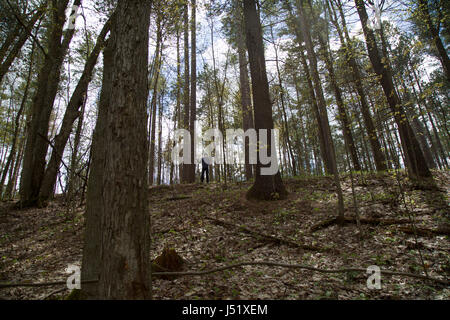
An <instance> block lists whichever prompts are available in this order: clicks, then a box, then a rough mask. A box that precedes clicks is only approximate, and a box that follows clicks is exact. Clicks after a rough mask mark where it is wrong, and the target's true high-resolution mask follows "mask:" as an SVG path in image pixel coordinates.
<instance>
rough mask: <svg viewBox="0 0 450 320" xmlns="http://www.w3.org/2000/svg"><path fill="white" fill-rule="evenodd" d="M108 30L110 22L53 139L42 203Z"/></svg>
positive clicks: (82, 100) (49, 190)
mask: <svg viewBox="0 0 450 320" xmlns="http://www.w3.org/2000/svg"><path fill="white" fill-rule="evenodd" d="M109 28H110V20H109V21H108V22H107V23H106V24H105V25H104V27H103V29H102V31H101V32H100V35H99V36H98V38H97V42H96V44H95V47H94V49H93V50H92V52H91V54H90V55H89V57H88V59H87V60H86V63H85V65H84V70H83V73H82V75H81V78H80V80H79V81H78V84H77V86H76V88H75V90H74V92H73V94H72V96H71V98H70V101H69V104H68V106H67V108H66V112H65V114H64V118H63V121H62V124H61V129H60V131H59V133H58V135H57V136H56V137H55V142H54V149H53V150H52V155H51V157H50V161H49V163H48V165H47V169H46V171H45V175H44V179H43V182H42V186H41V189H40V193H39V199H40V200H41V201H43V202H45V201H47V200H48V199H49V198H50V197H51V196H52V193H53V189H54V187H55V184H56V179H57V177H58V170H59V166H60V165H61V161H62V157H63V154H64V149H65V148H66V144H67V141H68V140H69V137H70V134H71V133H72V128H73V123H74V122H75V120H76V119H77V118H78V117H79V116H80V112H79V110H80V107H81V106H82V105H83V104H84V103H85V99H86V97H87V90H88V87H89V83H90V81H91V78H92V72H93V70H94V67H95V65H96V63H97V59H98V56H99V54H100V52H101V51H102V50H103V47H104V45H105V37H106V34H107V33H108V31H109Z"/></svg>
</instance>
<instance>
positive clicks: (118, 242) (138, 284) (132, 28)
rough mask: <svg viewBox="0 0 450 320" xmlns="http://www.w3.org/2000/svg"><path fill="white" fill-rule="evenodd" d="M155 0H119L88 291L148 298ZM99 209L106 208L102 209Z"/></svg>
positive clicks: (92, 198)
mask: <svg viewBox="0 0 450 320" xmlns="http://www.w3.org/2000/svg"><path fill="white" fill-rule="evenodd" d="M151 4H152V2H151V1H142V0H119V1H118V4H117V9H116V11H115V15H114V17H113V19H112V21H111V33H110V38H109V41H108V44H107V48H106V49H105V61H104V62H105V63H104V77H103V86H102V94H101V98H100V105H99V117H98V120H97V125H96V129H95V130H96V132H95V136H94V141H93V144H94V145H93V151H94V154H93V163H92V170H91V174H90V177H89V187H88V197H87V210H86V233H85V239H84V240H85V247H84V250H83V265H82V279H86V278H91V279H93V278H94V279H98V282H97V283H95V284H92V285H90V286H85V287H83V291H84V293H85V294H87V296H88V297H92V298H100V299H148V298H150V297H151V292H150V290H151V288H150V269H149V267H150V257H149V252H150V235H149V230H150V216H149V212H148V189H147V174H148V173H147V165H148V162H147V159H148V139H147V111H146V109H147V108H146V101H147V93H148V77H147V67H148V66H147V64H148V44H149V37H148V29H149V23H150V9H151ZM94 210H98V211H94Z"/></svg>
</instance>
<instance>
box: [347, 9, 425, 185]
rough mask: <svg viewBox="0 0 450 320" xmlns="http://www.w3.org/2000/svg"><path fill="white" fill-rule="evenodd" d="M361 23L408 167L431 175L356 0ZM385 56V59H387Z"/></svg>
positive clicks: (411, 171) (416, 174) (414, 172)
mask: <svg viewBox="0 0 450 320" xmlns="http://www.w3.org/2000/svg"><path fill="white" fill-rule="evenodd" d="M355 3H356V7H357V10H358V14H359V17H360V19H361V24H362V26H363V31H364V35H365V38H366V44H367V51H368V53H369V58H370V61H371V63H372V67H373V69H374V71H375V73H376V74H377V75H378V76H380V77H381V79H380V83H381V86H382V87H383V91H384V94H385V95H386V98H387V101H388V103H389V106H390V108H391V112H392V113H393V116H394V119H395V122H396V124H397V126H398V130H399V133H400V139H401V143H402V147H403V151H404V154H405V160H406V167H407V169H408V172H409V174H410V175H411V176H412V177H416V178H419V177H423V178H425V177H431V172H430V170H429V168H428V165H427V163H426V161H425V158H424V156H423V153H422V150H421V149H420V146H419V143H418V141H417V138H416V136H415V135H414V132H413V130H412V128H411V125H410V124H409V121H408V119H407V118H406V115H405V112H404V110H403V107H402V105H401V101H400V99H399V97H398V95H397V93H396V91H395V88H394V84H393V81H392V75H391V73H390V71H389V67H388V66H389V64H388V63H383V61H382V59H381V57H380V55H379V52H378V49H377V44H376V40H375V35H374V32H373V31H372V30H371V29H370V28H369V26H368V25H367V21H368V16H367V12H366V8H365V5H364V1H363V0H355ZM387 59H388V58H387V57H384V60H387Z"/></svg>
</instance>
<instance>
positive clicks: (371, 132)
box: [330, 0, 387, 171]
mask: <svg viewBox="0 0 450 320" xmlns="http://www.w3.org/2000/svg"><path fill="white" fill-rule="evenodd" d="M337 2H338V10H339V14H340V16H341V21H342V24H343V32H342V30H341V28H340V27H339V24H338V23H337V17H336V14H335V13H334V7H333V5H331V9H332V10H330V11H331V12H332V13H333V15H332V16H333V17H334V19H333V18H332V19H331V21H332V22H333V24H334V25H335V27H336V30H337V32H338V35H339V40H340V42H341V45H342V46H343V47H344V53H345V57H346V61H347V65H348V66H349V67H350V70H351V72H352V75H353V80H354V85H355V89H356V91H357V93H358V98H359V102H360V106H361V114H362V117H363V120H364V125H365V128H366V131H367V135H368V136H369V142H370V146H371V148H372V153H373V158H374V161H375V166H376V168H377V171H385V170H386V169H387V165H386V158H385V157H384V155H383V152H382V149H381V144H380V140H379V138H378V134H377V131H376V129H375V125H374V123H373V119H372V115H371V114H370V108H369V104H368V102H367V97H366V93H365V91H364V87H363V83H362V76H361V72H360V69H359V66H358V63H357V62H356V59H355V49H354V47H353V45H352V42H351V40H350V36H349V34H348V29H347V23H346V22H345V16H344V12H343V11H342V5H341V2H340V0H338V1H337ZM344 35H345V39H344Z"/></svg>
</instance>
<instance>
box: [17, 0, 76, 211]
mask: <svg viewBox="0 0 450 320" xmlns="http://www.w3.org/2000/svg"><path fill="white" fill-rule="evenodd" d="M68 2H69V1H68V0H60V1H52V11H51V15H52V27H51V32H50V33H49V46H48V52H47V55H46V56H45V60H44V65H43V67H42V69H41V70H40V72H39V76H38V81H37V84H38V87H37V90H36V93H35V96H34V99H33V103H32V105H31V121H30V125H29V130H28V134H27V142H26V147H25V154H24V158H23V166H22V175H21V181H20V202H21V206H23V207H27V206H34V205H36V204H37V202H38V197H39V191H40V189H41V185H42V180H43V178H44V173H45V163H46V161H45V157H46V155H47V150H48V138H47V137H48V130H49V120H50V115H51V112H52V110H53V103H54V101H55V97H56V93H57V91H58V85H59V80H60V76H61V66H62V64H63V62H64V57H65V55H66V53H67V50H68V48H69V45H70V42H71V41H72V37H73V35H74V33H75V29H69V30H67V31H66V32H65V35H64V38H63V26H64V22H65V10H66V8H67V4H68ZM80 4H81V0H75V2H74V5H78V6H79V5H80ZM62 38H63V40H62V42H61V39H62Z"/></svg>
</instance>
